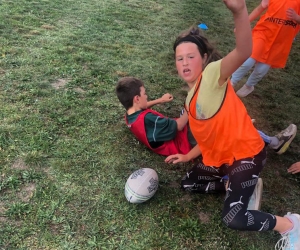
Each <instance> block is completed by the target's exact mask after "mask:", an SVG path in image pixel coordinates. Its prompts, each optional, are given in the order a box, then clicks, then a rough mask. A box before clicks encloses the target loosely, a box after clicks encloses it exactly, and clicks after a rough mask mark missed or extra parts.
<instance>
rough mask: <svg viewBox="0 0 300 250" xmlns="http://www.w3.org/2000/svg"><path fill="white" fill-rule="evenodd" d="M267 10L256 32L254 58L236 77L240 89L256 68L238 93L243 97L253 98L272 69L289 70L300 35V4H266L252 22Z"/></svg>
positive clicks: (279, 0) (274, 0)
mask: <svg viewBox="0 0 300 250" xmlns="http://www.w3.org/2000/svg"><path fill="white" fill-rule="evenodd" d="M266 9H267V11H266V13H265V14H264V15H262V16H261V17H260V19H259V21H258V22H257V24H256V25H255V27H254V28H253V30H252V40H253V50H252V55H251V57H250V58H248V59H247V60H246V61H245V62H244V63H243V65H242V66H241V67H240V68H239V69H238V70H237V71H236V72H234V74H233V75H232V79H231V81H232V84H233V85H236V84H237V83H238V82H239V81H240V80H241V79H242V77H243V76H244V75H245V74H246V73H247V72H248V71H249V70H250V69H251V68H252V67H253V66H254V70H253V72H252V74H251V75H250V77H249V78H248V80H247V82H246V84H245V85H244V86H243V87H242V88H241V89H239V90H238V91H237V95H238V96H239V97H245V96H247V95H249V94H250V93H251V92H252V91H253V90H254V86H255V85H256V84H257V83H258V82H259V81H260V80H261V79H262V78H263V77H264V76H265V75H266V74H267V72H268V70H269V69H270V68H271V67H272V68H284V67H285V65H286V62H287V58H288V55H289V53H290V50H291V47H292V43H293V41H294V38H295V36H296V34H297V33H298V31H299V24H300V16H299V15H300V1H298V0H262V2H261V3H260V5H258V6H257V7H256V8H255V9H254V10H253V11H252V13H251V14H250V15H249V20H250V22H251V21H253V20H254V19H256V18H257V17H258V16H259V15H261V13H262V12H263V11H265V10H266Z"/></svg>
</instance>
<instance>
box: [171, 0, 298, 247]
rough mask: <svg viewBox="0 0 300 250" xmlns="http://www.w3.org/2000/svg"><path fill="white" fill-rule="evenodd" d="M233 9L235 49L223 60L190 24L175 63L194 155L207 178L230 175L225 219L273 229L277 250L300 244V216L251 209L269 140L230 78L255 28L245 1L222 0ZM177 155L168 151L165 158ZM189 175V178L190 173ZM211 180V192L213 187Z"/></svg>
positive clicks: (247, 227) (233, 224)
mask: <svg viewBox="0 0 300 250" xmlns="http://www.w3.org/2000/svg"><path fill="white" fill-rule="evenodd" d="M223 2H224V3H225V5H226V6H227V8H228V9H229V10H230V11H231V12H232V14H233V18H234V24H235V27H236V32H235V36H236V48H235V49H234V50H233V51H231V52H230V53H229V54H228V55H227V56H225V57H224V58H223V59H221V57H220V56H219V54H218V53H217V52H216V51H215V49H214V48H213V46H212V45H211V44H209V42H208V41H207V39H206V38H204V37H203V36H201V35H200V30H199V29H198V28H192V29H190V30H189V31H187V32H184V33H182V34H181V35H180V36H178V37H177V39H176V41H175V43H174V47H173V48H174V51H175V61H176V68H177V71H178V74H179V76H180V77H181V78H182V79H183V80H184V81H185V82H186V83H187V84H188V86H189V88H190V91H189V93H188V96H187V98H186V103H185V105H186V110H187V112H188V117H189V126H190V128H191V131H192V133H193V135H194V138H195V139H196V141H197V143H198V146H199V147H198V148H196V147H195V148H196V149H197V151H196V150H195V151H194V153H195V156H198V155H200V152H201V154H202V164H201V168H198V169H195V168H193V169H192V170H191V172H192V171H199V172H201V173H204V172H205V174H203V175H200V176H198V177H200V178H202V179H203V180H209V178H215V177H220V178H222V177H224V176H226V175H227V176H228V177H229V179H228V188H227V191H226V197H225V201H224V206H223V212H222V220H223V222H224V224H225V225H226V226H227V227H229V228H231V229H236V230H241V231H267V230H275V231H277V232H279V233H280V234H281V235H282V239H280V240H279V241H278V242H277V244H276V247H277V248H278V249H285V250H287V249H293V250H295V249H299V248H300V215H299V214H291V213H287V215H285V216H284V217H281V216H277V215H272V214H270V213H266V212H262V211H257V210H248V204H249V200H250V197H251V195H252V194H253V191H254V189H255V186H256V183H257V182H258V179H259V178H258V177H259V174H260V172H261V171H262V169H263V167H264V165H265V163H266V149H265V143H264V141H263V140H262V138H261V137H260V135H259V133H258V132H257V130H256V129H255V127H254V126H253V124H252V122H251V118H250V117H249V115H248V113H247V110H246V108H245V106H244V104H243V103H242V101H241V100H240V98H239V97H238V96H237V95H236V93H235V91H234V89H233V87H232V85H231V82H230V80H229V78H230V76H231V75H232V73H233V72H235V70H237V69H238V68H239V67H240V66H241V65H242V63H243V62H244V61H245V60H246V59H247V58H248V57H249V56H250V55H251V48H252V38H251V27H250V22H249V18H248V13H247V7H246V3H245V0H223ZM174 158H175V159H177V158H178V156H172V155H171V156H169V157H167V158H166V162H169V161H172V160H173V159H174ZM189 174H190V173H188V174H187V176H186V178H187V179H188V178H189ZM213 185H214V182H213V181H212V183H211V184H210V183H209V184H208V185H207V188H206V189H207V192H209V191H210V190H215V189H214V186H213Z"/></svg>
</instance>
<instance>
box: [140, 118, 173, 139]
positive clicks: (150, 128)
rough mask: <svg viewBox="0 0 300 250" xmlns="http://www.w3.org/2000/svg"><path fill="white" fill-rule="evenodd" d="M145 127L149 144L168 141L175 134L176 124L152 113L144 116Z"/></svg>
mask: <svg viewBox="0 0 300 250" xmlns="http://www.w3.org/2000/svg"><path fill="white" fill-rule="evenodd" d="M145 127H146V134H147V138H148V141H149V143H150V142H165V141H170V140H172V139H174V138H175V137H176V134H177V122H176V121H175V120H174V119H170V118H167V117H159V116H157V115H154V114H152V113H149V114H147V115H146V116H145Z"/></svg>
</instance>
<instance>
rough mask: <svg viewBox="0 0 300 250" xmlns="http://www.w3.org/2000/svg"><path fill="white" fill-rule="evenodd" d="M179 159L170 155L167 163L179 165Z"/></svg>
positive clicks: (166, 160)
mask: <svg viewBox="0 0 300 250" xmlns="http://www.w3.org/2000/svg"><path fill="white" fill-rule="evenodd" d="M178 159H179V157H178V156H177V155H170V156H168V157H167V158H166V159H165V163H169V164H170V163H173V164H175V163H177V162H178Z"/></svg>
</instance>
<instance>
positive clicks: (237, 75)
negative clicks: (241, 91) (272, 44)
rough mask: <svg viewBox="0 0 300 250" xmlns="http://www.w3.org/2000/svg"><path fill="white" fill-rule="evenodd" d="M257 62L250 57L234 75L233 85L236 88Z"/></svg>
mask: <svg viewBox="0 0 300 250" xmlns="http://www.w3.org/2000/svg"><path fill="white" fill-rule="evenodd" d="M255 62H256V61H255V60H254V59H253V58H251V57H249V58H248V59H247V60H246V61H245V62H244V63H243V64H242V65H241V66H240V67H239V68H238V69H237V70H236V71H235V72H234V73H233V74H232V77H231V83H232V85H233V86H235V85H236V84H237V83H238V82H239V81H240V80H241V79H242V78H243V76H244V75H245V74H246V73H247V72H248V71H249V70H250V69H251V68H252V67H253V66H254V64H255Z"/></svg>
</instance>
